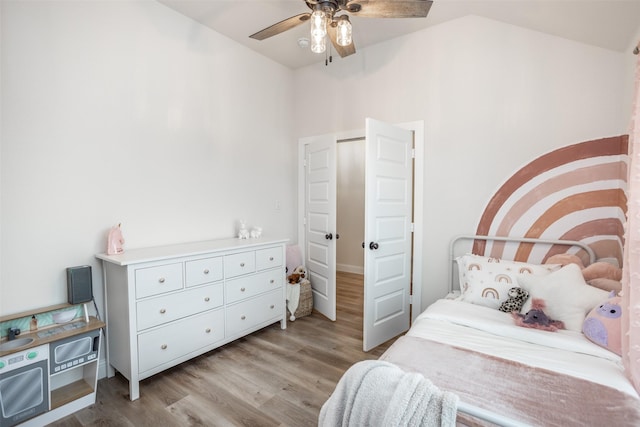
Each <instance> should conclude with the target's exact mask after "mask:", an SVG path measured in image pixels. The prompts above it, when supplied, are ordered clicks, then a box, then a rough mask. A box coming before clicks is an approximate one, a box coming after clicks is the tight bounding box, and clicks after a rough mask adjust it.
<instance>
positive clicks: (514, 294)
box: [498, 286, 529, 313]
mask: <svg viewBox="0 0 640 427" xmlns="http://www.w3.org/2000/svg"><path fill="white" fill-rule="evenodd" d="M507 295H508V296H509V298H507V299H506V300H505V301H503V302H502V304H500V307H498V310H500V311H504V312H505V313H511V312H512V311H518V312H519V311H520V309H521V308H522V305H523V304H524V302H525V301H526V300H527V298H529V292H527V291H525V290H524V289H522V288H520V287H517V286H516V287H514V288H511V289H509V291H508V292H507Z"/></svg>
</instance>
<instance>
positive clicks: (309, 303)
mask: <svg viewBox="0 0 640 427" xmlns="http://www.w3.org/2000/svg"><path fill="white" fill-rule="evenodd" d="M312 311H313V292H311V283H310V282H309V281H306V282H304V283H301V284H300V301H299V302H298V308H297V309H296V312H295V313H294V316H295V317H296V319H297V318H298V317H304V316H308V315H310V314H311V312H312Z"/></svg>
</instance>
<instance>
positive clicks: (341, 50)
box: [327, 25, 356, 58]
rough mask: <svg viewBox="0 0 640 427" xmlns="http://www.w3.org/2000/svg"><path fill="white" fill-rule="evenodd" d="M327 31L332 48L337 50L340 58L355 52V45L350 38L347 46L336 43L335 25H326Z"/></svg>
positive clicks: (336, 32)
mask: <svg viewBox="0 0 640 427" xmlns="http://www.w3.org/2000/svg"><path fill="white" fill-rule="evenodd" d="M327 33H329V38H330V39H331V44H332V45H333V48H334V49H335V50H336V52H338V55H340V57H341V58H344V57H345V56H349V55H353V54H354V53H356V46H355V45H354V44H353V40H351V44H350V45H348V46H340V45H339V44H338V31H337V30H336V27H334V26H332V25H329V26H327Z"/></svg>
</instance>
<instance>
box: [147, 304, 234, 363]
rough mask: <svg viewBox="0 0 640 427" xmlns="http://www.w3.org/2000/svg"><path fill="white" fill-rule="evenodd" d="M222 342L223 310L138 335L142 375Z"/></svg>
mask: <svg viewBox="0 0 640 427" xmlns="http://www.w3.org/2000/svg"><path fill="white" fill-rule="evenodd" d="M223 338H224V310H223V309H219V310H215V311H208V312H206V313H202V314H198V315H196V316H193V317H188V318H186V319H182V320H179V321H177V322H174V323H171V324H169V325H167V326H165V327H162V328H159V329H154V330H152V331H149V332H144V333H141V334H140V335H138V355H139V356H138V370H139V371H140V372H141V373H144V372H145V371H148V370H150V369H153V368H155V367H156V366H159V365H162V364H163V363H167V362H170V361H172V360H173V359H177V358H179V357H181V356H184V355H185V354H187V353H190V352H192V351H195V350H197V349H199V348H202V347H206V346H208V345H211V344H214V343H215V342H217V341H220V340H221V339H223Z"/></svg>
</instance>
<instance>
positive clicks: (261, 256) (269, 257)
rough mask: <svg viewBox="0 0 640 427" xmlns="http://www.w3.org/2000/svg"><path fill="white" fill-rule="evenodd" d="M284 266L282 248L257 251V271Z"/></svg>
mask: <svg viewBox="0 0 640 427" xmlns="http://www.w3.org/2000/svg"><path fill="white" fill-rule="evenodd" d="M281 265H282V248H281V247H275V248H267V249H259V250H257V251H256V270H257V271H260V270H266V269H268V268H273V267H280V266H281Z"/></svg>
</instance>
